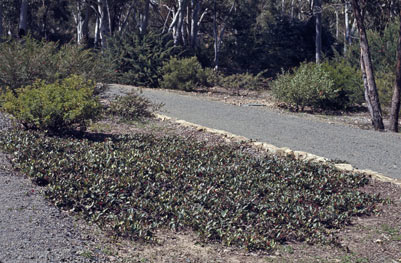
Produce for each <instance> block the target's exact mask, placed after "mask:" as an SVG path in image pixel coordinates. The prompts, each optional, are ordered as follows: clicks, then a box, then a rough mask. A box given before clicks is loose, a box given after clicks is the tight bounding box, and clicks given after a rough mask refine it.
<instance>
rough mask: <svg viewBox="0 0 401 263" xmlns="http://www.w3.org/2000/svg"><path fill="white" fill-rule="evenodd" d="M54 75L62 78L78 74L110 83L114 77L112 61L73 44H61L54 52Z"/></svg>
mask: <svg viewBox="0 0 401 263" xmlns="http://www.w3.org/2000/svg"><path fill="white" fill-rule="evenodd" d="M54 56H55V58H54V59H55V63H57V67H56V69H55V76H57V78H58V79H64V78H67V77H68V76H71V75H80V76H82V77H83V78H85V79H87V80H94V81H96V82H103V83H110V82H111V81H113V80H114V79H115V75H116V74H115V71H114V64H113V62H112V61H111V60H110V59H109V58H108V57H106V56H104V55H102V54H100V53H96V52H95V51H94V50H93V49H83V48H81V47H79V46H77V45H75V44H66V45H63V46H61V47H60V48H59V49H58V51H57V52H56V53H55V54H54Z"/></svg>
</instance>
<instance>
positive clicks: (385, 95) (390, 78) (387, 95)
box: [375, 69, 395, 108]
mask: <svg viewBox="0 0 401 263" xmlns="http://www.w3.org/2000/svg"><path fill="white" fill-rule="evenodd" d="M375 77H376V85H377V92H378V93H379V98H380V103H381V104H382V105H383V106H384V107H385V108H387V107H391V100H392V97H393V89H394V83H395V74H394V69H389V70H388V71H379V72H377V73H376V76H375Z"/></svg>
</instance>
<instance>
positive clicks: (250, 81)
mask: <svg viewBox="0 0 401 263" xmlns="http://www.w3.org/2000/svg"><path fill="white" fill-rule="evenodd" d="M261 74H263V72H262V73H261ZM261 74H258V75H256V76H254V75H252V74H249V73H242V74H233V75H229V76H227V77H224V78H222V79H221V80H220V85H221V86H222V87H224V88H227V89H232V90H234V91H235V92H236V93H237V95H239V93H240V91H241V90H261V89H263V88H264V86H265V85H266V83H265V79H263V78H262V77H261Z"/></svg>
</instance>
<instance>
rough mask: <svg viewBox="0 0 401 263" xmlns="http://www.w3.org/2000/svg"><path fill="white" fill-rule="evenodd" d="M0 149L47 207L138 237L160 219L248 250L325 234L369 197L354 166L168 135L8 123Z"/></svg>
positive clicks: (370, 204) (370, 205) (328, 237)
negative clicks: (41, 193)
mask: <svg viewBox="0 0 401 263" xmlns="http://www.w3.org/2000/svg"><path fill="white" fill-rule="evenodd" d="M0 148H1V149H3V150H4V151H7V152H9V153H10V154H11V155H12V156H11V158H10V159H11V160H13V164H14V166H15V167H16V168H18V169H21V171H23V172H25V173H26V174H28V175H29V176H30V177H31V178H32V179H33V180H34V181H35V182H37V183H40V184H42V185H47V187H46V189H45V194H46V196H47V197H48V198H49V199H50V200H51V201H52V202H54V203H55V204H56V205H57V206H59V207H61V208H63V209H67V210H69V211H71V210H73V211H76V212H79V213H81V214H82V215H84V217H86V218H87V219H88V220H91V221H93V222H96V223H98V224H99V225H100V226H102V227H103V228H105V229H108V230H112V231H114V233H115V234H116V235H122V236H126V237H130V238H133V239H140V240H152V239H153V238H154V233H155V231H156V230H157V229H162V228H170V229H172V230H177V231H179V230H185V229H192V230H194V231H196V232H197V233H199V237H200V238H201V239H202V240H204V241H212V242H213V241H218V242H221V243H223V244H225V245H235V246H240V247H244V248H247V249H249V250H257V249H261V250H270V249H272V248H274V247H275V244H276V243H285V242H290V241H307V242H310V243H314V242H330V241H333V240H335V237H334V236H333V235H334V233H335V231H333V229H337V228H341V227H342V226H344V225H345V224H349V223H350V222H351V217H352V216H357V215H366V214H370V213H372V212H373V211H374V209H375V204H376V203H377V202H378V201H379V198H378V197H377V196H372V195H370V194H367V193H364V192H362V191H360V190H358V188H359V187H362V186H364V185H366V184H367V183H368V182H369V180H368V179H367V178H366V177H365V176H363V175H358V174H350V173H342V172H339V171H337V170H334V169H333V168H332V167H327V166H320V165H317V164H307V163H305V162H300V161H296V160H292V159H281V158H273V157H268V156H266V157H264V158H256V157H253V156H252V155H250V154H248V153H244V152H243V151H241V147H240V146H238V147H234V146H214V147H210V146H206V145H205V144H203V143H198V142H194V141H192V140H184V139H181V138H178V137H165V138H156V137H154V136H152V135H145V134H135V135H124V136H115V137H108V138H103V137H102V138H96V137H89V138H80V139H74V138H66V137H63V138H60V137H55V136H53V137H47V136H45V135H44V134H42V133H39V132H35V131H21V130H16V131H9V132H7V133H2V134H1V136H0ZM333 238H334V239H333Z"/></svg>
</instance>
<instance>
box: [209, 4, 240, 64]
mask: <svg viewBox="0 0 401 263" xmlns="http://www.w3.org/2000/svg"><path fill="white" fill-rule="evenodd" d="M234 7H235V1H233V3H232V5H231V8H230V11H229V13H228V15H230V14H231V12H232V11H233V10H234ZM226 20H227V18H226V19H225V20H224V21H223V23H222V27H221V30H220V33H219V32H218V26H217V10H216V0H214V16H213V36H214V65H215V66H214V70H216V71H217V70H218V69H219V53H220V47H221V43H223V36H224V31H225V29H226Z"/></svg>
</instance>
